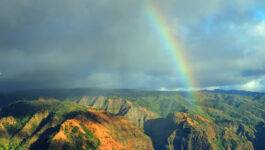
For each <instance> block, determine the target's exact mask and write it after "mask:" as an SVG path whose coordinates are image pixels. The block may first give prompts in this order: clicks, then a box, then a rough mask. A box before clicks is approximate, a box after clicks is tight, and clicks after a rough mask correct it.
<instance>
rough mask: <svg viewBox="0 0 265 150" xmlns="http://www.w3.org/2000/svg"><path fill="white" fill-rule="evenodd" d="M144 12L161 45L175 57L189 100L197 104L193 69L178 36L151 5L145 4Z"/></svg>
mask: <svg viewBox="0 0 265 150" xmlns="http://www.w3.org/2000/svg"><path fill="white" fill-rule="evenodd" d="M144 12H145V14H146V16H147V18H148V20H149V21H150V22H151V24H152V26H153V28H154V30H155V31H156V33H157V35H158V36H159V38H160V41H161V44H163V45H164V46H165V48H166V49H167V50H168V51H169V52H170V54H171V56H172V57H173V60H174V64H175V65H176V69H177V71H178V72H179V75H180V77H181V79H182V86H184V89H186V90H188V91H189V92H188V93H189V94H188V97H189V99H190V100H191V101H192V102H193V103H194V104H196V103H197V102H196V94H195V92H194V91H192V90H194V89H196V87H197V86H196V82H195V81H194V80H193V77H192V71H191V70H192V68H191V65H189V61H188V59H187V57H186V56H185V53H184V48H183V46H182V45H181V43H180V42H179V40H178V39H177V38H176V35H174V34H173V33H172V31H171V30H169V28H168V23H167V19H166V18H165V17H164V16H163V15H162V14H163V13H161V12H160V11H159V10H158V9H157V8H156V7H154V6H153V5H152V4H150V3H146V4H145V8H144Z"/></svg>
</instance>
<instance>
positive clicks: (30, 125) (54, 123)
mask: <svg viewBox="0 0 265 150" xmlns="http://www.w3.org/2000/svg"><path fill="white" fill-rule="evenodd" d="M22 106H23V107H24V108H23V107H22ZM0 133H1V134H0V149H11V150H12V149H33V150H34V149H38V150H45V149H69V150H70V149H101V150H112V149H150V150H152V149H153V146H152V142H151V139H150V138H149V137H148V136H147V135H145V134H144V133H143V131H142V130H141V129H140V128H138V127H137V126H135V125H134V124H132V123H130V122H129V121H127V120H126V119H125V118H124V117H122V116H118V115H114V114H111V113H107V112H104V111H96V110H93V109H91V108H88V107H85V106H82V105H78V104H74V103H69V102H68V103H65V102H59V101H34V102H18V103H15V104H12V105H10V106H7V107H5V108H3V109H2V110H1V111H0Z"/></svg>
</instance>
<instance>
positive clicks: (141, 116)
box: [78, 96, 157, 129]
mask: <svg viewBox="0 0 265 150" xmlns="http://www.w3.org/2000/svg"><path fill="white" fill-rule="evenodd" d="M78 103H79V104H82V105H86V106H92V107H94V108H96V109H100V110H104V111H108V112H111V113H114V114H118V115H122V116H124V117H125V118H126V119H127V120H129V121H131V122H133V123H134V124H136V125H137V126H138V127H140V128H142V129H143V127H144V123H145V122H146V121H148V120H151V119H155V118H157V115H156V114H155V113H153V112H151V111H149V110H148V109H146V108H145V107H134V106H133V105H132V103H131V102H130V101H127V100H123V99H122V98H109V97H104V96H98V97H88V96H84V97H82V98H81V100H80V101H79V102H78Z"/></svg>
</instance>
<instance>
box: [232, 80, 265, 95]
mask: <svg viewBox="0 0 265 150" xmlns="http://www.w3.org/2000/svg"><path fill="white" fill-rule="evenodd" d="M264 80H265V77H263V78H259V79H256V80H251V81H249V82H247V83H245V84H242V85H239V86H238V87H237V89H239V90H246V91H260V92H264V90H265V85H264V84H263V81H264Z"/></svg>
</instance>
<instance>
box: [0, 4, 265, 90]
mask: <svg viewBox="0 0 265 150" xmlns="http://www.w3.org/2000/svg"><path fill="white" fill-rule="evenodd" d="M146 5H152V6H156V7H157V9H159V11H160V13H161V14H160V15H162V16H164V17H165V18H167V22H168V25H167V28H169V29H170V30H172V34H173V35H175V36H176V37H178V39H179V40H180V41H179V42H181V43H182V44H183V46H184V47H185V54H186V55H187V58H186V59H187V60H188V61H189V64H190V65H191V66H190V67H191V68H192V70H193V74H192V78H193V80H196V82H197V83H198V86H199V88H225V89H240V90H251V91H265V1H262V0H256V1H255V0H226V1H224V0H163V1H162V0H152V1H151V0H150V1H145V2H144V0H126V1H125V0H112V1H111V0H97V1H94V0H1V1H0V90H24V89H43V88H77V87H100V88H133V89H179V88H183V85H182V84H180V83H181V82H182V81H180V80H181V77H180V75H179V73H178V72H177V71H176V70H177V69H176V67H177V65H176V64H174V61H172V58H174V57H172V56H170V55H171V54H170V53H168V51H166V50H165V47H164V46H163V43H161V39H160V38H159V35H158V34H157V32H156V31H155V29H154V28H153V26H152V24H151V23H150V20H149V19H148V17H147V16H146V12H145V11H146V9H145V8H146Z"/></svg>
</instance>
